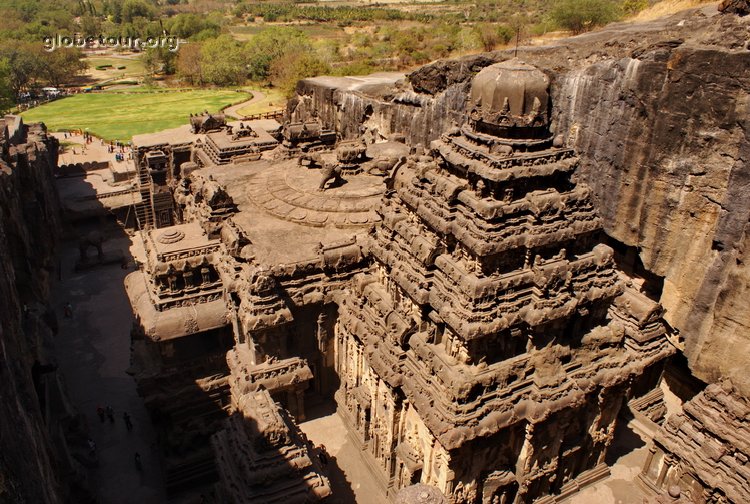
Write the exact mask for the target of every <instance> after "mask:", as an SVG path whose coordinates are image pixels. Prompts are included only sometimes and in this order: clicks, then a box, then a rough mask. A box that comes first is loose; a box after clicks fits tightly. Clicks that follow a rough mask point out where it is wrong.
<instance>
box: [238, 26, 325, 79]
mask: <svg viewBox="0 0 750 504" xmlns="http://www.w3.org/2000/svg"><path fill="white" fill-rule="evenodd" d="M312 50H313V49H312V45H311V44H310V41H309V40H308V38H307V36H306V35H305V34H304V33H303V32H302V31H301V30H298V29H296V28H289V27H286V26H273V27H270V28H266V29H265V30H263V31H261V32H260V33H258V34H257V35H256V36H254V37H253V38H252V39H250V41H249V42H248V43H247V44H245V48H244V53H245V55H246V58H247V73H248V77H250V78H251V79H252V80H263V79H267V78H268V76H269V73H270V69H271V63H272V62H273V61H274V60H275V59H277V58H279V57H281V56H282V55H284V54H286V53H290V52H298V53H302V52H308V53H309V52H312Z"/></svg>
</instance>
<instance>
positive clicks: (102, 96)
mask: <svg viewBox="0 0 750 504" xmlns="http://www.w3.org/2000/svg"><path fill="white" fill-rule="evenodd" d="M249 98H250V95H248V94H247V93H239V92H236V91H231V90H192V91H184V92H179V91H166V92H164V91H161V92H140V93H133V94H126V93H91V94H78V95H75V96H71V97H69V98H63V99H62V100H57V101H54V102H51V103H47V104H45V105H42V106H40V107H37V108H34V109H31V110H27V111H26V112H24V113H23V114H21V115H22V116H23V119H24V121H26V122H39V121H41V122H44V123H45V124H46V125H47V127H48V128H49V129H50V130H53V131H57V130H64V129H75V128H80V129H84V130H85V129H87V128H88V131H89V132H90V133H92V134H94V135H96V136H99V137H101V138H105V139H107V140H122V141H128V140H130V139H131V137H132V136H133V135H138V134H141V133H153V132H156V131H161V130H163V129H167V128H175V127H177V126H179V125H181V124H187V122H188V119H189V115H190V113H197V112H202V111H203V110H205V109H208V111H209V112H217V111H218V110H219V109H221V108H223V107H225V106H227V105H231V104H233V103H238V102H241V101H245V100H248V99H249Z"/></svg>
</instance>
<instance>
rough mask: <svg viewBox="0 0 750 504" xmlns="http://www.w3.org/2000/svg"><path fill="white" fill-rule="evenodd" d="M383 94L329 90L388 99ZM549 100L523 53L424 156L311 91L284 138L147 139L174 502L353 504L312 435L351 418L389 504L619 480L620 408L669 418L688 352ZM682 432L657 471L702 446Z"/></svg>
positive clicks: (492, 78) (140, 296) (480, 78)
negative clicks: (622, 248) (343, 115)
mask: <svg viewBox="0 0 750 504" xmlns="http://www.w3.org/2000/svg"><path fill="white" fill-rule="evenodd" d="M368 79H369V80H368ZM388 79H391V77H390V76H387V75H386V76H375V77H371V78H361V79H357V80H355V79H350V80H346V79H328V80H325V79H324V80H323V81H322V82H321V83H320V85H322V86H328V87H329V88H330V90H331V93H336V92H337V90H338V89H341V88H343V87H347V88H348V89H349V90H354V91H355V92H361V93H364V94H368V96H372V97H375V98H377V97H378V96H379V95H378V89H379V86H381V85H383V83H392V82H391V81H388ZM358 90H359V91H358ZM375 98H373V99H375ZM402 100H406V101H408V100H412V101H413V98H409V97H407V96H406V95H404V96H402ZM552 106H553V104H552V101H551V98H550V80H549V78H548V77H547V75H545V74H544V73H543V72H542V71H540V70H538V69H537V68H535V67H533V66H530V65H528V64H525V63H523V62H521V61H520V60H517V59H513V60H509V61H505V62H502V63H496V64H493V65H490V66H487V67H486V68H484V69H483V70H481V71H480V72H479V73H478V74H477V75H476V76H475V77H474V78H473V80H472V82H471V84H470V89H469V90H468V96H467V98H466V111H465V112H466V113H465V115H464V116H463V119H462V121H461V122H460V123H459V122H456V123H455V124H454V125H453V126H452V127H451V128H449V129H448V130H447V131H445V132H442V134H440V135H439V138H438V139H437V140H434V141H433V142H432V143H430V144H429V145H422V144H416V145H411V144H410V143H409V142H407V141H406V138H407V136H408V135H404V134H399V133H398V132H395V133H393V132H392V133H390V134H378V133H377V132H375V129H374V128H373V127H372V124H370V123H368V121H371V119H370V117H371V116H372V113H373V112H372V109H371V108H370V109H365V110H364V111H363V123H362V127H361V128H360V129H359V130H358V131H356V132H351V131H337V128H336V125H335V124H332V123H331V121H330V120H329V116H330V114H329V112H328V111H326V110H325V105H321V104H316V103H315V101H314V100H313V99H311V98H310V97H306V96H299V97H298V98H297V99H296V102H293V103H291V104H290V106H289V109H288V112H287V118H286V122H285V124H284V125H283V127H280V128H276V129H274V127H273V124H264V123H263V121H256V122H254V123H253V124H244V123H239V124H238V123H229V124H227V123H226V120H225V118H224V117H223V116H222V115H210V114H202V115H195V116H193V117H191V124H190V125H186V126H184V127H181V128H178V129H176V130H170V131H165V132H161V133H157V134H153V135H141V136H137V137H135V139H134V143H135V150H136V152H137V156H136V171H137V180H138V187H137V188H136V189H134V192H135V193H136V194H137V196H138V197H137V199H138V201H139V202H140V203H138V204H137V208H136V214H135V215H136V222H134V227H135V229H136V233H135V239H136V248H137V249H138V250H139V253H138V254H136V256H137V257H136V258H137V259H138V260H139V262H140V268H139V269H138V270H137V271H135V272H133V273H131V274H130V275H129V276H128V278H127V281H126V287H127V292H128V295H129V297H130V300H131V304H132V307H133V310H134V313H135V317H136V324H135V327H134V330H133V337H134V354H133V369H134V373H135V378H136V381H137V383H138V387H139V391H140V393H141V394H142V395H143V397H144V399H145V401H146V405H147V406H148V408H149V410H150V412H151V414H152V416H153V418H154V419H155V423H156V425H157V429H158V432H159V438H160V447H159V448H160V450H161V452H162V456H163V460H164V464H165V471H166V476H167V485H168V489H173V490H177V489H182V488H184V487H185V486H189V485H191V484H198V483H205V482H215V485H216V489H217V495H219V496H221V498H222V499H224V500H223V501H222V502H231V503H265V502H269V503H271V502H300V503H302V502H313V501H318V500H326V499H332V498H335V497H336V493H335V491H334V490H332V485H331V482H330V475H329V474H328V473H327V471H328V470H327V467H326V464H325V463H324V462H325V460H327V458H326V456H325V454H324V453H323V454H322V456H321V455H320V452H321V449H320V448H319V447H315V446H313V444H312V442H310V441H309V440H308V439H307V437H306V436H305V434H304V433H303V432H302V431H301V430H300V428H299V424H300V423H302V422H305V420H307V419H308V418H309V417H310V411H311V410H312V409H315V408H316V407H318V406H319V405H321V404H325V403H331V402H332V401H333V402H334V403H335V410H336V413H335V414H336V415H338V416H339V417H340V420H341V421H342V422H343V425H344V426H345V428H346V430H347V437H348V439H349V440H351V442H353V443H354V444H355V445H356V446H357V448H358V449H359V450H361V457H362V459H363V463H364V464H365V466H366V467H367V468H368V471H369V473H370V479H372V480H373V481H375V482H376V484H377V486H378V487H379V488H380V489H381V490H382V492H383V494H384V495H387V496H388V498H389V499H390V500H391V501H393V502H434V503H437V502H450V503H482V504H498V503H502V504H511V503H530V502H540V503H553V502H558V501H560V500H561V499H564V498H566V497H570V496H571V495H573V494H574V493H575V492H577V491H578V490H579V489H580V488H582V487H584V486H585V485H587V484H588V483H591V482H594V481H597V480H599V479H601V478H603V477H606V476H607V475H608V474H609V468H608V466H607V463H606V458H607V454H608V450H609V448H610V446H611V444H612V441H613V437H614V432H615V426H616V423H617V421H618V414H619V413H620V411H621V410H622V409H623V408H624V407H626V405H627V404H631V405H632V404H635V405H637V406H639V407H640V411H641V412H642V414H643V415H644V416H650V418H651V419H652V420H654V421H655V422H658V421H660V418H661V417H660V416H659V415H658V412H659V411H660V404H661V402H660V401H661V396H659V395H658V393H655V392H654V391H655V390H656V391H658V390H659V389H658V388H657V387H658V384H659V381H660V378H661V375H662V370H663V366H664V362H665V359H666V358H667V357H669V356H670V355H672V354H673V353H674V347H673V345H672V344H671V343H670V341H669V340H670V338H671V334H670V331H671V329H670V328H669V326H668V325H667V324H666V323H665V322H664V320H663V319H662V313H663V310H662V308H661V307H660V306H659V304H658V303H657V302H655V301H653V300H652V299H650V298H649V297H647V295H646V294H645V293H643V292H642V291H641V289H640V288H639V284H638V283H637V282H634V281H633V280H632V279H631V278H629V276H628V275H627V274H626V273H624V272H622V271H620V270H619V269H618V267H617V266H616V263H615V260H614V255H615V252H614V251H613V249H612V248H611V247H610V246H608V245H607V244H606V243H605V241H606V239H605V236H604V234H603V232H602V229H601V228H602V225H601V223H600V220H599V218H598V217H597V212H596V209H595V207H594V204H593V202H592V200H591V198H590V196H589V189H588V188H587V187H586V186H585V185H584V184H582V183H576V181H575V179H574V178H573V174H574V172H575V170H576V166H577V163H578V158H577V156H576V152H574V150H572V149H570V148H567V147H566V141H565V138H564V136H563V135H560V134H554V133H552V132H551V129H550V126H551V117H552ZM258 123H261V124H258ZM266 123H270V121H266ZM707 397H708V396H707ZM706 400H708V399H706ZM654 412H656V413H654ZM670 425H671V424H670V423H668V424H666V426H665V427H664V429H665V430H664V433H663V434H661V437H657V439H656V443H657V444H656V448H655V450H654V453H655V454H654V455H653V456H652V457H651V460H654V461H655V462H653V463H654V464H655V463H657V462H658V461H656V459H657V458H658V457H657V454H662V453H667V452H668V453H670V454H674V455H670V456H674V457H678V456H679V453H681V451H680V450H681V449H683V448H682V446H681V445H680V443H679V442H678V441H675V440H673V435H672V432H673V431H674V428H673V427H670ZM659 456H661V455H659ZM662 458H663V457H662ZM321 460H322V461H323V462H321ZM659 460H661V458H660V459H659ZM670 467H671V466H670ZM670 471H672V472H673V469H669V468H665V469H658V470H657V469H654V468H652V467H647V468H646V469H645V472H644V478H645V479H647V480H648V481H650V484H651V485H652V486H653V487H654V488H656V487H664V481H666V480H665V478H667V479H668V478H670V476H669V474H672V472H670ZM665 473H666V474H667V475H666V476H665V475H664V474H665ZM654 475H655V478H654ZM706 483H707V485H711V484H713V482H712V481H706ZM644 484H645V483H644ZM664 490H666V489H664Z"/></svg>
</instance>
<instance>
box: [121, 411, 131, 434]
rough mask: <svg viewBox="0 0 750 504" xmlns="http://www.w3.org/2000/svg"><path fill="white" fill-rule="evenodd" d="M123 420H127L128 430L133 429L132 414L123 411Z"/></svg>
mask: <svg viewBox="0 0 750 504" xmlns="http://www.w3.org/2000/svg"><path fill="white" fill-rule="evenodd" d="M122 420H123V421H124V422H125V428H126V429H128V432H130V431H132V430H133V422H131V421H130V415H128V412H127V411H123V412H122Z"/></svg>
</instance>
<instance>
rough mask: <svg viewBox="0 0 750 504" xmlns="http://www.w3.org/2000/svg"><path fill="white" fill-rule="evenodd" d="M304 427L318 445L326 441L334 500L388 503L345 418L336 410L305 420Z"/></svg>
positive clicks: (337, 502) (336, 502) (358, 503)
mask: <svg viewBox="0 0 750 504" xmlns="http://www.w3.org/2000/svg"><path fill="white" fill-rule="evenodd" d="M300 429H302V432H304V433H305V435H306V436H307V438H308V439H309V440H310V441H312V442H313V443H314V444H315V446H320V445H321V444H322V445H325V447H326V451H327V452H328V454H329V455H330V458H329V462H328V466H327V468H328V471H329V478H330V481H331V488H332V489H333V495H332V496H331V500H330V502H331V504H353V503H356V504H386V503H387V502H388V500H387V499H386V496H385V495H384V494H383V492H381V490H380V488H379V487H378V486H377V484H376V483H375V481H374V479H373V476H372V475H371V474H370V470H369V468H368V467H367V465H366V464H365V462H364V460H363V459H362V454H361V453H360V451H359V450H358V449H357V448H356V447H355V446H354V445H353V444H352V443H351V441H349V439H348V438H347V437H346V427H345V426H344V422H343V421H342V420H341V418H339V416H338V415H337V414H336V413H331V414H329V415H326V416H322V417H320V418H316V419H315V420H310V421H308V422H303V423H301V424H300ZM354 482H356V483H354Z"/></svg>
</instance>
